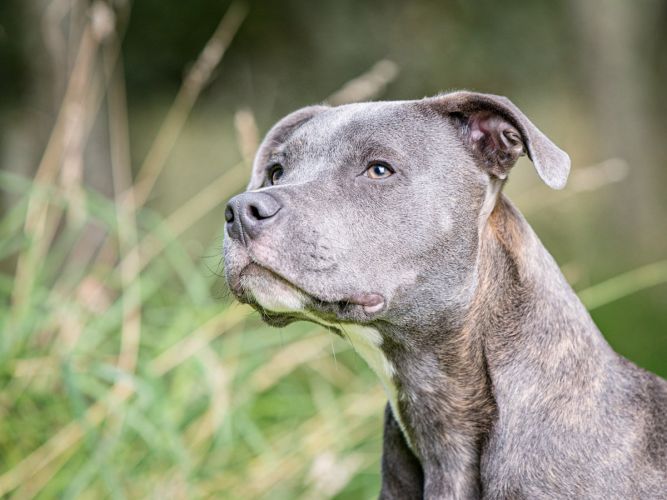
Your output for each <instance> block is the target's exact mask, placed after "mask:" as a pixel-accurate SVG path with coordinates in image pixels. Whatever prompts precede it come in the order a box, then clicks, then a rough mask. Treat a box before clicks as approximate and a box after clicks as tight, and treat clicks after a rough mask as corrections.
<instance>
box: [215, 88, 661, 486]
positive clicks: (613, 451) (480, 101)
mask: <svg viewBox="0 0 667 500" xmlns="http://www.w3.org/2000/svg"><path fill="white" fill-rule="evenodd" d="M522 154H528V156H529V157H530V158H531V160H532V161H533V163H534V165H535V167H536V169H537V171H538V174H539V175H540V177H541V178H542V179H543V180H544V181H545V182H546V183H547V184H548V185H550V186H551V187H555V188H560V187H562V186H563V185H564V183H565V180H566V178H567V174H568V170H569V158H568V157H567V155H565V153H563V152H562V151H561V150H560V149H558V148H557V147H556V146H555V145H554V144H553V143H551V141H549V140H548V139H547V138H546V137H545V136H544V135H543V134H542V133H541V132H540V131H539V130H537V129H536V128H535V126H534V125H533V124H532V123H530V121H529V120H528V119H527V118H526V117H525V116H524V115H523V114H522V113H521V112H520V111H519V110H518V109H517V108H516V107H515V106H514V105H513V104H511V103H510V102H509V101H507V100H506V99H504V98H500V97H496V96H489V95H482V94H473V93H467V92H459V93H453V94H446V95H442V96H437V97H434V98H428V99H423V100H420V101H404V102H377V103H363V104H354V105H347V106H340V107H336V108H328V107H324V106H313V107H309V108H304V109H302V110H299V111H297V112H295V113H293V114H291V115H288V116H287V117H285V118H284V119H283V120H281V121H280V122H279V123H278V124H276V125H275V126H274V127H273V129H272V130H271V131H270V132H269V133H268V134H267V137H266V139H265V140H264V142H263V144H262V146H261V147H260V150H259V152H258V154H257V158H256V161H255V165H254V168H253V173H252V178H251V181H250V184H249V186H248V191H249V193H250V194H248V193H246V194H245V195H240V196H239V197H236V198H234V199H232V200H231V201H230V204H229V207H228V211H229V219H230V221H231V220H233V221H235V224H236V226H235V228H234V222H229V223H228V224H227V229H226V237H225V245H224V253H225V272H226V276H227V281H228V283H229V286H230V288H231V289H232V291H233V292H234V294H235V295H236V296H237V297H238V298H239V300H241V301H243V302H247V303H249V304H251V305H253V306H254V307H255V308H256V309H257V310H258V311H259V312H260V313H261V314H262V316H263V318H264V319H265V320H266V321H267V322H268V323H270V324H273V325H276V326H281V325H285V324H287V323H289V322H291V321H294V320H297V319H305V320H309V321H315V322H318V323H320V324H323V325H325V326H327V327H329V328H330V329H331V330H332V331H334V332H335V333H338V334H341V335H343V336H347V337H349V336H350V335H351V334H352V333H353V332H361V333H358V334H357V335H361V336H360V337H356V338H357V339H358V341H359V340H361V341H363V342H364V345H365V346H367V347H368V349H367V350H366V351H363V350H362V351H363V352H360V353H361V354H362V355H363V353H364V352H366V353H367V355H366V356H365V357H366V359H367V361H369V364H370V365H371V366H373V367H374V369H375V370H376V372H378V375H379V376H380V378H381V380H383V383H384V384H385V387H388V395H389V397H390V403H391V405H390V406H388V407H387V410H386V423H385V444H384V449H383V485H382V492H381V497H382V498H397V499H398V498H401V499H410V498H429V499H435V498H480V497H484V498H498V499H500V498H667V426H666V424H665V419H664V415H665V414H667V413H666V412H667V384H666V383H665V382H664V381H662V380H661V379H658V378H657V377H655V376H654V375H651V374H648V373H646V372H644V371H642V370H640V369H639V368H637V367H635V366H634V365H632V364H631V363H629V362H627V361H626V360H624V359H622V358H620V357H619V356H618V355H617V354H616V353H614V352H613V351H612V350H611V349H610V348H609V346H608V345H607V344H606V342H605V341H604V339H603V337H602V336H601V334H600V333H599V331H598V330H597V328H596V327H595V325H594V324H593V322H592V320H591V319H590V317H589V315H588V313H587V312H586V310H585V308H584V307H583V305H582V304H581V303H580V302H579V300H578V299H577V297H576V295H575V294H574V292H573V291H572V290H571V289H570V287H569V286H568V285H567V283H566V281H565V280H564V278H563V277H562V275H561V273H560V271H559V270H558V266H557V265H556V264H555V262H553V259H552V258H551V256H550V255H549V254H548V252H546V250H545V249H544V248H543V246H542V245H541V243H540V242H539V240H538V239H537V237H536V236H535V234H534V233H533V232H532V230H531V229H530V227H529V226H528V224H527V223H526V222H525V220H524V219H523V218H522V217H521V215H520V214H519V213H518V212H517V211H516V209H514V207H512V205H511V204H510V203H509V201H508V200H507V199H506V198H505V197H504V196H503V195H502V194H501V193H500V190H501V188H502V184H503V182H504V181H505V179H506V178H507V175H508V173H509V171H510V169H511V168H512V166H513V165H514V163H515V162H516V160H517V158H518V157H519V156H520V155H522ZM377 162H382V164H383V165H388V166H390V167H391V169H392V170H393V175H389V176H387V177H386V178H381V179H377V178H372V177H370V176H369V175H368V168H369V166H372V165H375V164H377ZM276 165H281V166H282V168H283V172H284V173H283V175H282V176H281V177H280V178H276V179H275V183H274V184H273V185H272V182H271V177H272V172H273V169H274V168H275V166H276ZM253 193H254V194H253ZM265 195H268V196H270V198H271V204H272V205H275V207H279V211H277V212H276V214H275V215H272V216H271V218H270V220H269V219H268V218H266V219H265V220H263V224H262V226H261V229H258V228H255V229H254V230H253V231H252V232H251V231H250V228H249V227H245V229H244V226H243V224H242V223H241V224H240V225H239V221H240V220H242V218H240V217H239V214H240V213H242V211H243V210H244V208H243V207H244V206H245V205H244V200H247V199H248V198H247V197H248V196H260V197H262V196H265ZM244 196H245V198H244ZM265 199H266V198H265ZM272 212H273V210H272ZM230 235H235V236H233V237H230ZM360 326H363V327H367V328H366V329H363V328H362V329H361V330H360V329H359V327H360ZM346 332H350V333H349V334H346ZM373 349H375V350H376V351H377V352H375V351H373ZM368 352H371V354H368ZM378 359H380V360H381V361H377V360H378ZM374 361H376V363H375V366H374ZM378 367H380V368H378ZM383 377H384V378H383ZM660 415H662V417H661V416H660ZM399 424H400V425H399Z"/></svg>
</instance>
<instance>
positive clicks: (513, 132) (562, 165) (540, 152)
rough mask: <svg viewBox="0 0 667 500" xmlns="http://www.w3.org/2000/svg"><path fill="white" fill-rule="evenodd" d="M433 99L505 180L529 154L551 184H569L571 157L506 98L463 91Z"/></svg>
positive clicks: (559, 186)
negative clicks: (520, 157)
mask: <svg viewBox="0 0 667 500" xmlns="http://www.w3.org/2000/svg"><path fill="white" fill-rule="evenodd" d="M433 101H434V105H435V106H436V109H437V110H438V111H439V112H440V113H445V114H447V115H449V116H450V117H451V118H452V119H453V120H454V123H455V124H456V126H457V127H459V130H460V133H461V136H462V138H463V140H464V142H465V143H466V144H467V145H468V147H469V148H470V149H471V150H472V152H473V154H474V155H475V156H476V157H477V158H478V159H479V161H480V162H481V163H482V165H484V166H485V167H486V168H487V169H488V171H489V172H490V173H491V174H492V175H494V176H495V177H498V178H499V179H505V178H506V177H507V174H508V173H509V170H510V168H512V166H513V165H514V163H515V162H516V160H517V159H518V158H519V156H522V155H524V154H526V153H527V154H528V157H529V158H530V159H531V160H532V162H533V164H534V165H535V169H536V170H537V173H538V174H539V176H540V177H541V178H542V180H543V181H544V182H545V184H546V185H547V186H549V187H551V188H553V189H562V188H563V187H564V186H565V182H566V181H567V176H568V173H569V172H570V157H569V156H568V155H567V153H565V151H563V150H561V149H560V148H559V147H558V146H556V145H555V144H554V143H553V142H551V141H550V140H549V139H548V138H547V136H546V135H544V134H543V133H542V132H541V131H540V130H539V129H538V128H537V127H536V126H535V125H533V123H532V122H531V121H530V120H529V119H528V118H527V117H526V115H524V114H523V113H522V112H521V110H519V108H517V107H516V106H515V105H514V104H513V103H512V102H511V101H510V100H509V99H507V98H506V97H501V96H496V95H491V94H478V93H475V92H466V91H461V92H452V93H450V94H443V95H441V96H437V97H434V98H433Z"/></svg>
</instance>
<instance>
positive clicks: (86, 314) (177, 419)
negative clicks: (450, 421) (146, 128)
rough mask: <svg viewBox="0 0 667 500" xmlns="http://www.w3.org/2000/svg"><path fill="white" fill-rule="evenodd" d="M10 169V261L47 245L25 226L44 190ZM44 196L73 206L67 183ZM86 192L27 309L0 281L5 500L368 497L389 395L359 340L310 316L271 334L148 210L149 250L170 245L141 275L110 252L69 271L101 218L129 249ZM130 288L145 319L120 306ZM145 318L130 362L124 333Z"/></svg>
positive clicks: (99, 201)
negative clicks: (129, 365) (79, 217)
mask: <svg viewBox="0 0 667 500" xmlns="http://www.w3.org/2000/svg"><path fill="white" fill-rule="evenodd" d="M0 175H1V178H0V180H1V181H2V186H4V187H6V188H8V189H9V190H10V191H11V193H12V194H13V195H14V196H16V197H17V202H16V203H15V205H14V208H13V209H12V210H10V211H8V212H7V214H6V215H5V216H4V218H3V219H2V221H1V222H0V228H1V229H2V233H1V234H0V240H1V241H2V242H3V244H2V251H3V257H4V258H5V259H6V260H7V259H9V260H11V259H15V258H17V256H20V255H28V254H29V253H30V252H31V250H32V248H34V246H35V245H36V244H37V243H36V241H34V240H33V241H31V239H30V238H28V237H26V236H25V234H24V231H23V222H24V217H25V214H26V207H27V205H28V199H29V198H30V197H31V196H36V195H35V193H36V192H37V191H38V189H37V188H32V183H30V182H29V181H27V180H25V179H21V178H19V177H15V176H11V175H10V174H6V173H1V174H0ZM39 196H42V194H39ZM44 196H45V197H46V199H45V200H43V201H45V202H48V203H49V206H51V207H59V206H63V204H62V202H63V200H62V199H61V198H60V194H59V193H58V192H57V190H47V192H46V193H45V194H44ZM84 198H85V204H84V206H85V213H86V217H85V219H84V220H83V221H77V222H76V223H75V224H74V227H70V225H69V224H68V223H67V222H65V223H64V226H63V227H61V230H60V232H59V233H58V234H57V236H56V237H55V239H54V240H53V242H52V243H51V245H50V249H49V250H48V252H46V253H45V255H44V258H43V259H39V262H38V264H36V265H35V268H34V269H33V270H31V273H30V274H31V280H32V288H31V290H30V293H29V296H28V300H27V302H26V303H23V304H17V303H15V302H13V299H12V291H13V289H14V287H13V286H12V283H13V279H12V278H13V277H12V276H11V275H8V274H3V275H2V279H1V281H0V284H1V286H0V289H1V290H0V291H1V293H2V301H3V303H4V304H7V305H10V304H11V305H12V306H10V307H6V308H3V316H2V332H3V337H2V350H1V351H0V355H1V357H2V364H1V365H0V366H1V368H0V370H1V371H0V380H2V390H1V391H0V415H1V417H2V418H0V456H1V457H2V462H1V467H0V492H2V493H3V494H6V493H8V492H12V493H13V494H14V495H15V496H16V497H17V498H23V497H28V496H32V495H34V494H40V495H42V496H43V497H44V498H52V497H62V498H100V497H107V496H108V497H112V498H141V497H147V496H148V497H150V496H156V497H163V496H165V495H167V496H170V497H172V496H175V497H178V496H182V497H217V498H219V497H223V498H322V497H325V496H332V495H334V494H337V493H340V495H341V498H367V497H373V496H374V495H375V494H376V491H377V488H378V474H379V466H378V462H379V454H380V432H381V415H382V409H383V406H384V396H383V394H382V392H381V390H380V388H379V386H378V385H377V384H376V383H375V381H374V380H373V377H372V375H371V374H370V373H369V372H368V370H367V369H366V368H365V367H364V366H363V365H362V362H361V360H360V359H359V358H357V357H356V356H355V354H354V353H353V352H351V350H350V348H349V347H348V346H347V345H346V344H344V343H339V342H338V341H337V340H334V339H332V338H331V337H330V336H329V335H326V334H325V333H324V332H322V331H320V330H319V329H318V328H313V327H312V326H310V325H308V324H296V325H293V326H292V327H290V328H287V329H284V330H275V329H271V328H268V327H266V326H264V325H262V324H260V323H259V321H258V318H257V317H256V315H253V314H249V310H248V309H247V308H246V307H245V306H241V305H235V304H233V303H231V302H230V301H229V300H226V299H221V298H220V297H219V295H220V293H219V292H217V291H216V290H219V288H220V280H219V278H218V276H216V274H215V273H214V272H212V271H211V270H209V267H211V265H213V267H215V266H217V264H218V262H219V258H218V257H211V258H210V259H202V258H201V257H200V256H197V255H194V256H192V255H190V254H189V253H188V252H187V251H186V250H185V249H184V248H183V247H182V245H181V244H180V242H179V240H178V239H177V238H175V237H173V236H170V235H169V234H168V229H167V228H166V227H165V222H164V221H163V220H161V219H160V218H159V217H158V216H157V215H156V214H154V213H150V211H149V210H142V211H139V212H138V214H137V215H138V216H137V221H138V224H137V227H138V234H139V241H141V240H143V239H145V238H147V237H148V238H154V237H155V235H160V236H159V241H160V242H161V244H162V245H163V246H164V250H163V251H162V252H161V253H159V254H158V255H157V256H156V257H154V258H152V259H150V261H148V262H147V263H145V265H144V267H143V269H142V271H141V272H140V273H139V274H138V276H136V278H135V279H134V280H133V281H132V283H130V284H129V285H128V284H123V283H122V280H121V279H120V277H119V270H118V268H117V266H118V265H117V261H116V260H111V261H109V262H106V261H104V259H99V258H98V259H95V258H92V259H90V260H89V261H88V262H83V263H82V262H76V260H75V256H76V254H75V253H72V252H71V251H72V249H73V248H75V247H76V245H77V243H78V242H79V241H80V238H81V237H83V236H84V235H85V233H86V228H90V227H91V226H102V227H105V228H106V230H107V231H108V232H109V238H108V240H107V243H106V246H108V247H109V249H111V250H114V248H115V250H116V251H118V250H119V248H118V247H119V235H118V223H117V222H116V221H114V213H115V208H114V205H113V203H112V202H111V201H109V200H104V199H103V198H101V197H100V196H97V195H95V194H94V193H92V192H85V196H84ZM66 215H67V212H65V213H64V219H63V220H65V221H66V220H67V216H66ZM151 235H152V236H151ZM207 253H208V254H209V255H215V254H218V253H219V248H211V249H210V250H209V251H208V252H207ZM97 255H99V254H97ZM207 260H208V261H210V262H207ZM63 271H66V272H63ZM137 294H138V297H139V299H138V303H137V304H136V311H133V312H132V313H131V314H130V315H128V314H124V308H123V303H124V301H126V300H128V297H129V298H130V300H137V299H135V298H133V297H137ZM137 315H139V316H140V327H139V329H138V332H137V333H136V335H137V339H136V341H137V345H136V356H137V362H136V364H134V365H133V369H130V370H128V369H125V368H123V367H122V361H121V359H122V356H121V355H120V351H121V344H122V338H123V329H124V328H127V327H128V322H131V321H132V318H136V317H137ZM332 350H336V357H335V359H334V357H333V356H332ZM119 365H120V366H119ZM325 471H326V472H325ZM324 477H327V478H329V479H327V480H326V481H325V480H323V479H322V478H324ZM332 478H333V479H332Z"/></svg>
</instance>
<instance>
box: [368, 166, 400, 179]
mask: <svg viewBox="0 0 667 500" xmlns="http://www.w3.org/2000/svg"><path fill="white" fill-rule="evenodd" d="M392 175H394V171H393V170H392V168H391V167H390V166H389V165H385V164H384V163H371V164H370V165H369V166H368V168H367V169H366V177H368V178H370V179H386V178H387V177H391V176H392Z"/></svg>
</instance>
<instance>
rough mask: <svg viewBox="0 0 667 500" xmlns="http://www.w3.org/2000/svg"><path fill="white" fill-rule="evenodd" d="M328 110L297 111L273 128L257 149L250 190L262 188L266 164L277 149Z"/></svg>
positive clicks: (314, 107)
mask: <svg viewBox="0 0 667 500" xmlns="http://www.w3.org/2000/svg"><path fill="white" fill-rule="evenodd" d="M327 109H330V108H329V106H319V105H316V106H307V107H305V108H301V109H297V110H296V111H294V112H293V113H290V114H289V115H287V116H285V117H284V118H282V119H281V120H280V121H279V122H278V123H276V124H275V125H274V126H273V127H271V130H269V132H268V133H267V134H266V137H264V140H263V141H262V143H261V144H260V145H259V148H258V149H257V154H256V155H255V162H254V165H253V169H252V176H251V178H250V183H249V184H248V189H256V188H258V187H259V186H261V184H262V182H263V178H264V175H265V173H266V172H264V170H265V168H266V167H267V165H266V163H267V162H268V161H269V157H270V156H271V154H272V153H273V152H274V151H275V149H276V148H278V147H279V146H280V145H281V144H282V143H284V142H285V141H286V140H287V139H289V137H290V135H292V134H293V133H294V131H295V130H296V129H298V128H299V127H300V126H301V125H303V124H304V123H306V122H307V121H308V120H310V119H311V118H313V117H314V116H315V115H318V114H320V113H322V112H323V111H326V110H327Z"/></svg>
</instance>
